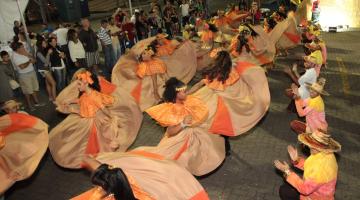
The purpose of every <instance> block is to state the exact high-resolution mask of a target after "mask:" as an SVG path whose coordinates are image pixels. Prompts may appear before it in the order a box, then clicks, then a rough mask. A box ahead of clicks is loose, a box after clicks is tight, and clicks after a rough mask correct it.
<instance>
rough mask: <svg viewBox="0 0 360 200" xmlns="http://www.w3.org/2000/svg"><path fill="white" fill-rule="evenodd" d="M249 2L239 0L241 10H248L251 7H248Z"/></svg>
mask: <svg viewBox="0 0 360 200" xmlns="http://www.w3.org/2000/svg"><path fill="white" fill-rule="evenodd" d="M247 2H248V0H240V1H239V9H240V10H243V11H244V10H248V9H249V8H248V6H247Z"/></svg>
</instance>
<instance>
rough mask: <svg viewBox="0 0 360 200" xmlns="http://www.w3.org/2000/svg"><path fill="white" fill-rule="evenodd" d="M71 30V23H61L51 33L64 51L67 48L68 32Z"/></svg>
mask: <svg viewBox="0 0 360 200" xmlns="http://www.w3.org/2000/svg"><path fill="white" fill-rule="evenodd" d="M68 31H69V25H63V24H59V27H58V28H57V29H56V30H55V31H53V32H52V33H51V35H52V36H55V37H56V39H57V45H58V46H59V47H60V50H61V51H62V52H66V51H67V50H66V49H67V33H68Z"/></svg>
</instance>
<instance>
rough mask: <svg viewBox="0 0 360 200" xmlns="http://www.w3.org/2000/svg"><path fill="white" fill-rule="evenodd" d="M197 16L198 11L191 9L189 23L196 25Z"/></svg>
mask: <svg viewBox="0 0 360 200" xmlns="http://www.w3.org/2000/svg"><path fill="white" fill-rule="evenodd" d="M196 18H197V11H196V10H195V9H194V10H191V11H190V16H189V24H191V25H193V26H195V25H196Z"/></svg>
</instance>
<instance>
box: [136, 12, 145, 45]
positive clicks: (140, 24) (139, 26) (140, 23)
mask: <svg viewBox="0 0 360 200" xmlns="http://www.w3.org/2000/svg"><path fill="white" fill-rule="evenodd" d="M135 19H136V22H135V28H136V33H137V37H138V40H142V39H145V38H147V33H148V30H147V24H146V22H145V21H144V19H143V13H135Z"/></svg>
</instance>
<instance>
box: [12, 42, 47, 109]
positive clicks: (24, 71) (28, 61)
mask: <svg viewBox="0 0 360 200" xmlns="http://www.w3.org/2000/svg"><path fill="white" fill-rule="evenodd" d="M11 48H12V49H13V51H14V52H13V55H12V59H11V60H12V61H13V62H14V65H15V67H16V71H17V72H18V75H19V83H20V87H21V89H22V92H23V93H24V95H25V98H26V102H27V104H28V107H29V109H30V110H31V111H34V110H35V108H34V107H33V103H34V105H35V106H36V107H38V106H43V105H45V104H42V103H40V102H39V99H38V97H37V92H38V91H39V82H38V80H37V76H36V73H35V69H34V65H33V64H34V63H35V60H34V58H32V57H31V56H30V55H29V53H28V52H26V50H25V47H24V45H23V44H22V43H20V42H13V43H12V44H11ZM32 101H33V103H32Z"/></svg>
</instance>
